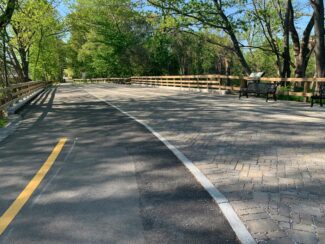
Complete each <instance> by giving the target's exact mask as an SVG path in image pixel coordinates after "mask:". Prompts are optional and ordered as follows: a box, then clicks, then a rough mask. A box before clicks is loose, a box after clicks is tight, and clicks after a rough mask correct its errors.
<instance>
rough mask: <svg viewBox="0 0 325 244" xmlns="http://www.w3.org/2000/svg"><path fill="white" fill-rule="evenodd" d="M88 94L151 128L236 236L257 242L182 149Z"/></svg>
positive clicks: (241, 239) (224, 198)
mask: <svg viewBox="0 0 325 244" xmlns="http://www.w3.org/2000/svg"><path fill="white" fill-rule="evenodd" d="M84 90H85V91H86V92H87V93H88V94H90V95H92V96H94V97H95V98H97V99H98V100H100V101H102V102H104V103H106V104H108V105H109V106H111V107H113V108H115V109H117V110H118V111H120V112H121V113H123V114H124V115H126V116H128V117H130V118H131V119H133V120H135V121H136V122H138V123H139V124H141V125H143V126H144V127H145V128H146V129H147V130H149V131H150V132H151V133H152V134H153V135H154V136H156V137H157V138H158V139H159V140H160V141H161V142H162V143H164V144H165V145H166V147H167V148H168V149H169V150H171V151H172V152H173V154H174V155H175V156H176V157H177V158H178V159H179V160H180V161H181V162H182V163H183V164H184V165H185V167H186V168H187V169H188V170H189V171H190V172H191V173H192V175H193V176H194V177H195V178H196V180H197V181H198V182H199V183H200V184H201V185H202V186H203V187H204V189H205V190H206V191H207V192H208V193H209V194H210V196H211V197H212V198H213V199H214V201H215V202H216V203H217V204H218V206H219V207H220V210H221V211H222V213H223V215H224V216H225V217H226V219H227V220H228V222H229V224H230V226H231V228H232V229H233V231H234V232H235V234H236V236H237V237H238V239H239V240H240V242H241V243H243V244H253V243H256V241H255V240H254V238H253V237H252V235H251V234H250V233H249V231H248V230H247V228H246V227H245V225H244V224H243V222H242V221H241V220H240V218H239V217H238V215H237V214H236V212H235V210H234V209H233V208H232V206H231V205H230V203H229V201H228V199H227V198H226V197H225V196H224V195H223V194H222V193H221V192H220V191H219V190H218V189H217V188H216V187H215V186H214V185H213V184H212V183H211V181H210V180H209V179H208V178H207V177H206V176H205V175H204V174H203V173H202V172H201V171H200V170H199V169H198V168H197V167H196V166H195V165H194V164H193V162H192V161H191V160H189V159H188V158H187V157H186V156H185V155H184V154H183V153H182V152H181V151H179V150H178V149H177V148H176V147H175V146H174V145H172V144H171V143H170V142H169V141H168V140H167V139H165V138H164V137H163V136H162V135H160V134H159V133H158V132H156V131H155V130H154V129H153V128H151V127H150V126H149V125H147V124H146V123H145V121H143V120H139V119H137V118H136V117H134V116H133V115H131V114H129V113H128V112H125V111H124V110H122V109H121V108H119V107H118V106H116V105H114V104H112V103H111V102H109V101H107V100H105V99H103V98H100V97H98V96H97V95H95V94H93V93H91V92H89V91H87V90H86V89H84Z"/></svg>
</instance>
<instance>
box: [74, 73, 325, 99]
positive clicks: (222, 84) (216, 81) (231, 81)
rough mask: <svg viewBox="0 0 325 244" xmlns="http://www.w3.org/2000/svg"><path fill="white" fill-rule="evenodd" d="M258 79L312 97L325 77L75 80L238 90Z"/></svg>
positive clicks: (285, 92) (284, 92)
mask: <svg viewBox="0 0 325 244" xmlns="http://www.w3.org/2000/svg"><path fill="white" fill-rule="evenodd" d="M250 80H258V81H259V82H265V83H280V84H281V86H282V88H283V87H286V86H287V85H289V84H291V86H292V87H294V86H295V87H299V90H300V91H293V90H289V89H287V88H283V89H281V86H280V89H278V92H277V93H278V94H280V95H289V96H299V97H305V98H306V99H307V98H309V97H311V96H312V94H313V90H314V89H315V87H316V83H317V82H325V78H277V77H275V78H273V77H271V78H270V77H263V78H251V77H244V76H227V75H174V76H133V77H130V78H95V79H74V80H71V81H73V82H83V83H84V82H87V83H96V82H112V83H118V84H138V85H149V86H168V87H182V88H195V89H207V90H230V91H234V92H237V91H239V90H240V88H241V87H245V84H246V82H247V81H250Z"/></svg>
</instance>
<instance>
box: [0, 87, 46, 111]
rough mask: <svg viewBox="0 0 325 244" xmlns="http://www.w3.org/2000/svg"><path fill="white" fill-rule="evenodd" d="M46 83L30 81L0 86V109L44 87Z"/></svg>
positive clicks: (4, 108)
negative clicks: (4, 86)
mask: <svg viewBox="0 0 325 244" xmlns="http://www.w3.org/2000/svg"><path fill="white" fill-rule="evenodd" d="M47 85H49V83H48V82H38V81H32V82H26V83H20V84H16V85H11V86H9V87H6V88H0V111H1V110H6V109H7V108H8V107H9V106H11V105H12V104H14V103H15V102H17V101H19V100H21V99H22V98H24V97H27V96H29V95H31V94H32V93H34V92H35V91H37V90H39V89H42V88H45V87H46V86H47Z"/></svg>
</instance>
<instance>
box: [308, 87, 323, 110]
mask: <svg viewBox="0 0 325 244" xmlns="http://www.w3.org/2000/svg"><path fill="white" fill-rule="evenodd" d="M324 98H325V83H320V84H319V86H318V90H316V91H315V92H314V94H313V95H312V96H311V104H310V106H311V107H312V106H314V100H315V99H319V103H320V106H321V107H323V99H324Z"/></svg>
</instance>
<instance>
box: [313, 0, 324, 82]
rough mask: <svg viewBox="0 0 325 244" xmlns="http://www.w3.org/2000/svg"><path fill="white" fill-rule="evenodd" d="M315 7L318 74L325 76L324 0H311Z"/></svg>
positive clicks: (318, 75)
mask: <svg viewBox="0 0 325 244" xmlns="http://www.w3.org/2000/svg"><path fill="white" fill-rule="evenodd" d="M310 2H311V6H312V7H313V9H314V28H315V38H316V44H315V58H316V76H317V77H325V46H324V45H325V43H324V34H325V31H324V2H323V0H311V1H310Z"/></svg>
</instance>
